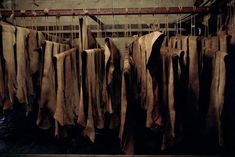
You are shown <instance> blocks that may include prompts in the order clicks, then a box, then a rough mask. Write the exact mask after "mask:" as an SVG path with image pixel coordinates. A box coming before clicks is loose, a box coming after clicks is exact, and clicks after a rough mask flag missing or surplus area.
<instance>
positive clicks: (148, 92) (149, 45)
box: [132, 32, 164, 127]
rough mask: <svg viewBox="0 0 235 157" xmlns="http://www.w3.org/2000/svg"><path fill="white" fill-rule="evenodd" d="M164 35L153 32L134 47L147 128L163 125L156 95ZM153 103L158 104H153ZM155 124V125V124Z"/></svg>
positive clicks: (138, 41) (141, 38)
mask: <svg viewBox="0 0 235 157" xmlns="http://www.w3.org/2000/svg"><path fill="white" fill-rule="evenodd" d="M163 39H164V35H163V34H162V33H160V32H153V33H150V34H147V35H144V36H142V37H140V38H139V39H138V40H137V43H138V44H137V45H136V46H134V47H133V52H132V53H133V60H134V61H135V64H136V67H137V81H138V84H139V83H140V99H141V100H140V103H141V106H142V107H143V108H145V109H146V110H147V117H146V118H147V119H146V126H147V127H151V126H154V125H161V122H160V119H161V118H160V117H161V116H160V115H159V111H158V107H159V104H158V103H157V102H158V101H157V100H154V99H157V98H158V95H154V94H153V93H155V94H156V93H157V92H154V91H155V88H157V82H158V81H157V80H158V79H159V78H158V77H159V76H156V75H157V71H158V68H159V67H158V64H159V62H157V60H159V59H160V47H161V45H162V42H163ZM153 102H154V103H155V102H156V104H153ZM154 123H155V124H154Z"/></svg>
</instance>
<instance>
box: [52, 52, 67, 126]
mask: <svg viewBox="0 0 235 157" xmlns="http://www.w3.org/2000/svg"><path fill="white" fill-rule="evenodd" d="M54 57H55V59H56V64H55V66H56V72H57V76H56V79H57V85H56V87H57V92H56V110H55V114H54V118H55V120H56V121H57V122H59V124H60V125H62V126H63V125H64V124H65V122H64V111H65V99H64V59H65V53H60V54H57V55H55V56H54Z"/></svg>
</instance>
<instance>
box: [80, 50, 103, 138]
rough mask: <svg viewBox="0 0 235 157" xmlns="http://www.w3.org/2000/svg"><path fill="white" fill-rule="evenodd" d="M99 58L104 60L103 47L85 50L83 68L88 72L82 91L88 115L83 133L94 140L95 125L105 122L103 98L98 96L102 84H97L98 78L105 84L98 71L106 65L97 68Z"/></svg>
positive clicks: (100, 93) (101, 125) (84, 75)
mask: <svg viewBox="0 0 235 157" xmlns="http://www.w3.org/2000/svg"><path fill="white" fill-rule="evenodd" d="M100 55H102V56H103V57H101V58H100V57H98V56H100ZM102 58H103V59H102ZM99 59H102V60H103V62H104V50H103V49H89V50H85V51H83V54H82V66H83V70H86V73H83V78H82V79H83V82H82V84H83V86H82V91H83V100H84V112H85V115H87V120H86V127H85V129H84V131H83V133H84V135H85V136H88V137H89V139H90V140H91V141H92V142H94V141H95V126H98V127H103V123H104V122H103V115H102V110H101V108H100V107H101V106H100V105H101V104H100V103H101V100H100V98H98V97H97V96H100V95H101V96H102V86H99V85H98V84H97V83H98V82H97V81H96V79H98V81H99V82H100V81H101V82H100V83H99V84H101V85H102V84H103V82H102V80H101V79H100V75H101V73H98V72H99V71H100V70H103V69H104V66H103V67H100V68H101V69H97V67H96V63H97V62H98V61H99ZM103 65H104V64H103ZM97 88H101V89H97ZM85 100H86V101H85ZM85 108H86V109H85ZM79 109H80V108H79Z"/></svg>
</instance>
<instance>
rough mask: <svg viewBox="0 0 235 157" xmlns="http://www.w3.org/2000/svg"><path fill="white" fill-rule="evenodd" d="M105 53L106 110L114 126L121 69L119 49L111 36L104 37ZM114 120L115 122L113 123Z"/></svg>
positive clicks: (118, 102)
mask: <svg viewBox="0 0 235 157" xmlns="http://www.w3.org/2000/svg"><path fill="white" fill-rule="evenodd" d="M105 41H106V43H105V47H106V49H105V51H106V52H105V55H106V59H105V60H106V61H105V62H106V64H105V65H106V66H105V69H106V72H105V73H106V74H105V77H106V78H105V79H106V85H105V87H106V91H107V100H106V102H107V103H106V107H105V108H106V112H108V113H110V114H112V115H111V122H113V123H111V125H113V126H112V127H116V126H118V125H119V122H118V121H119V120H118V119H119V118H118V115H119V113H118V112H119V110H120V104H121V102H120V100H121V77H120V76H121V69H120V59H121V56H120V51H119V50H118V48H117V47H116V45H115V44H114V42H113V41H112V39H111V38H106V39H105ZM115 117H116V118H115ZM114 122H115V124H114Z"/></svg>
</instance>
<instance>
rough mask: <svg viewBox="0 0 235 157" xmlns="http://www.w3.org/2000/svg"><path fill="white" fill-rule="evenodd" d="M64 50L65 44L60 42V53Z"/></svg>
mask: <svg viewBox="0 0 235 157" xmlns="http://www.w3.org/2000/svg"><path fill="white" fill-rule="evenodd" d="M64 51H65V45H64V44H60V53H62V52H64Z"/></svg>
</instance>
